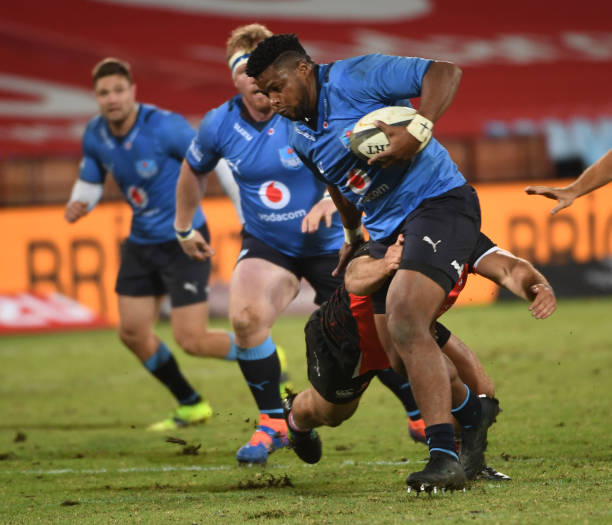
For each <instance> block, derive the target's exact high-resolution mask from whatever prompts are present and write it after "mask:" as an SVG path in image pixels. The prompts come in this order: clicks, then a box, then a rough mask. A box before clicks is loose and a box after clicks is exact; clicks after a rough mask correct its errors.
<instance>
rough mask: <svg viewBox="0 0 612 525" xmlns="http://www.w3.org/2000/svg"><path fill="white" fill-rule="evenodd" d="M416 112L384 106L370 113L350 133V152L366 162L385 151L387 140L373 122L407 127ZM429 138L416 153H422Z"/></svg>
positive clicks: (404, 107) (409, 109) (403, 107)
mask: <svg viewBox="0 0 612 525" xmlns="http://www.w3.org/2000/svg"><path fill="white" fill-rule="evenodd" d="M416 113H417V111H416V110H415V109H413V108H409V107H406V106H385V107H382V108H379V109H375V110H374V111H371V112H370V113H368V114H367V115H364V116H363V117H361V118H360V119H359V120H358V121H357V123H356V124H355V126H353V130H352V132H351V136H350V138H349V142H350V146H351V150H352V151H353V153H354V154H355V155H357V156H358V157H360V158H362V159H364V160H368V159H369V158H371V157H372V156H374V155H376V154H377V153H381V152H382V151H385V150H386V149H387V148H388V147H389V139H387V135H385V134H384V133H383V132H382V131H381V130H380V129H378V128H377V127H376V126H375V125H374V121H376V120H380V121H382V122H384V123H385V124H389V125H391V126H404V127H406V126H408V124H410V122H411V121H412V119H413V118H414V115H415V114H416ZM430 140H431V136H430V137H429V138H428V139H427V140H426V141H424V142H423V143H422V144H421V146H420V147H419V149H418V150H417V153H418V152H419V151H422V150H423V148H425V146H427V144H429V141H430Z"/></svg>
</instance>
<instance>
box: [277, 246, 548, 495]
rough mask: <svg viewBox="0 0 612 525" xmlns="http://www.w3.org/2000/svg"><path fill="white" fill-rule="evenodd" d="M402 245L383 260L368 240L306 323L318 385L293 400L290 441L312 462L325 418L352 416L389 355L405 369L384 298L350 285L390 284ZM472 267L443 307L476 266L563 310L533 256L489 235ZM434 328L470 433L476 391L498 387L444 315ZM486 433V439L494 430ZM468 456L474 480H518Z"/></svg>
mask: <svg viewBox="0 0 612 525" xmlns="http://www.w3.org/2000/svg"><path fill="white" fill-rule="evenodd" d="M402 245H403V238H402V236H400V237H399V238H398V241H397V242H396V243H395V244H394V245H392V246H390V247H389V248H388V249H387V252H386V254H385V257H384V258H383V259H373V258H371V257H369V255H368V250H367V246H364V247H362V249H360V250H359V251H358V252H357V254H356V257H355V258H354V259H353V260H352V261H351V263H350V264H349V266H348V268H347V272H346V276H345V282H346V288H345V286H344V285H343V286H341V287H339V288H338V290H337V291H336V292H335V293H334V295H333V296H332V297H331V299H330V300H329V301H328V302H327V303H326V304H324V305H322V306H321V307H320V308H319V309H318V310H317V311H316V312H315V313H313V314H312V315H311V317H310V320H309V322H308V324H307V326H306V329H305V332H306V342H307V358H308V374H309V379H310V382H311V384H312V387H310V388H308V389H307V390H305V391H303V392H300V393H299V394H297V396H296V395H292V396H290V397H289V398H288V399H286V400H285V409H286V417H287V421H288V427H289V438H290V441H291V443H292V445H293V447H294V449H295V452H296V453H297V454H298V456H299V457H300V458H301V459H303V460H304V461H306V462H308V463H316V462H317V461H318V460H319V459H320V457H321V452H322V451H321V443H320V439H319V438H318V436H317V434H316V432H314V431H313V430H312V429H314V428H315V427H317V426H322V425H327V426H338V425H340V424H341V423H342V422H343V421H345V420H346V419H348V418H350V417H351V416H352V414H353V413H354V412H355V410H356V409H357V406H358V404H359V401H360V399H361V395H362V394H363V392H364V391H365V389H366V388H367V386H368V384H369V382H370V380H371V378H372V377H373V375H374V373H375V370H376V369H377V368H381V367H385V366H387V359H388V358H389V357H390V358H391V362H393V363H394V364H395V365H396V366H398V367H399V369H400V370H402V369H403V363H402V362H401V360H398V359H397V355H396V353H395V351H394V350H393V349H392V343H391V340H390V337H389V334H388V332H387V328H386V323H384V322H380V321H384V319H383V318H384V313H382V314H381V313H378V314H375V312H376V305H375V304H374V301H372V300H371V298H370V297H368V296H367V295H356V294H354V293H350V292H349V290H354V291H356V292H358V293H360V294H365V293H367V294H370V293H372V292H374V291H376V290H377V289H379V287H381V286H383V287H384V286H385V285H386V284H387V281H388V280H389V277H390V276H392V275H393V274H394V273H395V272H396V271H397V269H398V268H399V265H400V262H401V251H402ZM464 270H465V271H464V278H463V279H462V280H461V282H460V283H459V284H458V286H456V287H455V289H454V290H453V293H452V294H449V296H448V300H447V302H446V303H445V304H444V306H443V307H442V308H441V309H440V312H439V313H440V314H442V313H444V312H445V311H446V310H447V309H448V308H450V307H451V306H452V304H453V303H454V302H455V300H456V298H457V296H458V294H459V293H460V292H461V290H462V289H463V287H464V286H465V281H466V279H467V274H468V273H470V272H472V273H478V274H480V275H482V276H484V277H486V278H487V279H490V280H492V281H493V282H495V283H497V284H498V285H500V286H503V287H505V288H507V289H508V290H510V291H511V292H513V293H514V294H516V295H517V296H519V297H521V298H524V299H527V300H529V301H530V306H529V309H530V311H531V313H532V315H533V316H534V317H536V318H537V319H544V318H546V317H549V316H550V315H551V314H552V313H553V312H554V311H555V309H556V299H555V295H554V292H553V291H552V289H551V288H550V286H549V284H548V282H547V280H546V279H545V278H544V276H543V275H542V274H541V273H540V272H538V271H537V270H536V269H535V268H534V267H533V265H531V264H530V263H529V262H528V261H526V260H524V259H519V258H517V257H515V256H514V255H512V254H511V253H509V252H507V251H505V250H502V249H500V248H499V247H497V246H496V245H495V244H493V243H492V242H491V241H490V240H489V238H488V237H486V236H485V235H483V234H481V236H480V238H479V242H478V245H477V248H476V250H475V252H474V254H473V255H472V257H471V260H470V262H469V264H468V265H466V267H465V269H464ZM434 332H435V337H436V341H437V344H438V346H439V347H440V348H441V349H442V351H443V352H444V353H445V354H446V356H447V357H448V358H450V360H447V361H446V363H447V368H448V373H449V376H450V380H451V385H452V390H453V399H454V404H453V406H455V408H454V409H453V414H454V415H455V416H458V420H459V422H460V423H463V426H464V427H465V426H466V424H467V428H466V430H464V436H463V437H466V436H465V434H469V433H470V432H471V430H470V426H471V424H473V421H472V420H473V419H474V418H475V415H474V413H470V412H469V411H468V412H467V413H465V412H464V408H465V406H466V405H469V402H467V401H468V399H469V398H470V391H472V392H474V393H477V394H479V395H483V394H484V395H487V396H488V397H493V396H494V390H493V389H494V387H493V384H492V382H491V380H490V379H489V378H488V377H487V376H486V374H485V373H484V371H483V369H482V365H481V364H480V362H479V361H478V359H477V357H476V356H475V355H474V354H473V353H472V351H471V350H470V349H469V348H468V347H467V346H466V345H465V344H464V343H463V342H462V341H461V340H460V339H459V338H457V337H456V336H455V335H453V334H451V333H450V332H449V331H448V330H447V329H446V328H445V327H444V326H443V325H442V324H440V323H438V322H436V323H435V329H434ZM356 370H358V373H357V372H356ZM463 382H465V385H464V384H463ZM338 392H340V393H342V396H339V395H338ZM484 440H485V445H486V435H485V437H484ZM462 462H463V463H464V468H465V469H466V476H467V477H468V479H473V478H474V477H476V476H479V477H483V478H486V479H497V480H508V479H510V478H509V477H508V476H506V475H504V474H501V473H499V472H497V471H495V470H494V469H492V468H491V467H488V466H486V465H485V464H484V457H483V464H481V465H479V464H478V461H476V463H474V464H473V465H471V466H468V464H469V463H470V462H467V461H465V458H462ZM466 463H467V464H466ZM426 486H427V485H426Z"/></svg>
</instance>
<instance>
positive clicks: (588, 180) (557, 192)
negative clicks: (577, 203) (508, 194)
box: [525, 149, 612, 213]
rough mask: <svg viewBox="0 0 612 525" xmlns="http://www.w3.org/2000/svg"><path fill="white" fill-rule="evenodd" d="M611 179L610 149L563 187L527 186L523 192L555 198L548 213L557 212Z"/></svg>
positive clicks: (611, 153)
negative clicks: (555, 200)
mask: <svg viewBox="0 0 612 525" xmlns="http://www.w3.org/2000/svg"><path fill="white" fill-rule="evenodd" d="M610 181H612V149H611V150H609V151H608V153H606V154H605V155H604V156H603V157H601V158H600V159H599V160H598V161H597V162H595V164H592V165H591V166H589V167H588V168H587V169H586V170H584V171H583V172H582V174H581V175H580V176H579V177H578V178H577V179H576V180H575V181H574V182H572V183H571V184H569V185H567V186H564V187H563V188H555V187H552V186H527V187H526V188H525V192H526V193H527V194H528V195H543V196H544V197H548V198H549V199H557V200H558V201H559V204H557V205H556V206H555V207H554V208H553V209H552V210H551V212H550V213H557V212H558V211H560V210H562V209H563V208H567V207H568V206H570V205H571V204H572V202H574V200H575V199H577V198H578V197H580V196H582V195H584V194H585V193H589V192H591V191H593V190H596V189H597V188H599V187H601V186H604V185H605V184H608V182H610Z"/></svg>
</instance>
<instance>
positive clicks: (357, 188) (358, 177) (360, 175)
mask: <svg viewBox="0 0 612 525" xmlns="http://www.w3.org/2000/svg"><path fill="white" fill-rule="evenodd" d="M346 179H347V180H346V186H347V187H348V189H349V190H351V191H352V192H353V193H357V194H358V195H363V194H364V193H365V192H366V191H368V188H369V187H370V184H372V179H371V178H370V176H369V175H368V174H367V173H366V172H365V171H363V170H360V169H359V168H353V169H352V170H351V171H349V172H348V174H347V176H346Z"/></svg>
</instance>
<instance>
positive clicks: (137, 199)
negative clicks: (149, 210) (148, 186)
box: [126, 186, 149, 209]
mask: <svg viewBox="0 0 612 525" xmlns="http://www.w3.org/2000/svg"><path fill="white" fill-rule="evenodd" d="M126 196H127V199H128V201H130V204H131V205H132V207H133V208H136V209H142V208H146V206H147V204H148V203H149V196H148V195H147V192H146V191H145V190H144V189H143V188H141V187H139V186H130V187H129V188H128V190H127V195H126Z"/></svg>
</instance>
